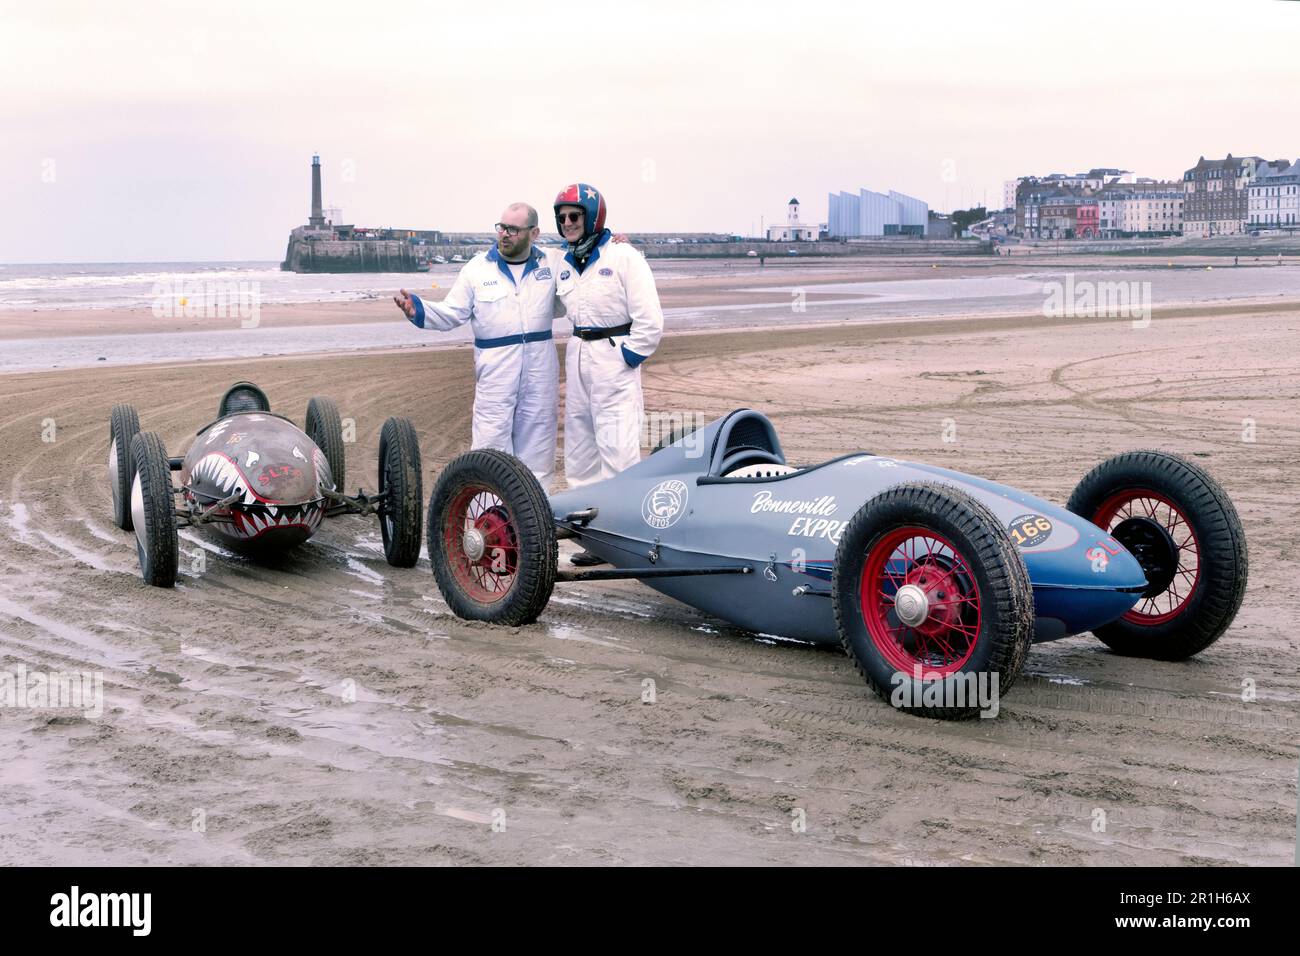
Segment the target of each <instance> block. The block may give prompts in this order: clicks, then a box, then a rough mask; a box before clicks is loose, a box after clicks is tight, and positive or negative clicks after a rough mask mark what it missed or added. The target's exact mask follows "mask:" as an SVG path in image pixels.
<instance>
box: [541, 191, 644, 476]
mask: <svg viewBox="0 0 1300 956" xmlns="http://www.w3.org/2000/svg"><path fill="white" fill-rule="evenodd" d="M605 214H606V206H605V197H603V196H602V195H601V194H600V191H599V190H598V189H596V188H595V187H594V186H591V185H589V184H587V183H573V184H572V185H569V186H566V187H565V188H564V189H562V190H560V193H559V195H557V196H556V197H555V225H556V227H557V228H558V229H559V231H560V236H561V237H562V238H563V239H564V241H565V242H566V243H568V251H567V253H566V254H565V255H564V257H563V259H557V260H556V261H555V267H556V269H557V272H556V278H555V294H556V299H557V301H558V302H559V303H560V304H561V307H562V309H563V311H564V313H565V314H566V315H567V316H568V318H569V321H570V322H572V323H573V338H572V339H570V340H569V343H568V345H567V346H566V348H565V359H564V362H565V364H564V368H565V401H564V476H565V479H566V480H567V481H568V484H569V487H570V488H575V487H578V486H580V485H584V484H589V483H590V482H593V481H600V480H603V479H605V478H612V477H613V476H614V475H616V474H618V473H619V472H620V471H622V470H623V469H625V468H628V467H629V466H631V465H635V464H636V463H637V462H638V461H640V460H641V421H642V418H643V416H644V407H643V401H642V396H641V364H642V363H643V362H645V360H646V359H648V358H649V357H650V356H651V355H653V354H654V352H655V349H656V348H658V347H659V338H660V336H661V335H662V334H663V328H664V315H663V309H662V308H660V306H659V293H658V292H657V291H656V290H655V281H654V276H653V275H652V274H651V272H650V266H649V265H648V264H647V263H646V261H645V257H644V256H642V255H641V253H639V252H637V250H636V249H635V248H633V247H632V246H631V245H630V244H627V243H620V242H611V241H610V240H611V236H610V231H609V230H608V229H606V228H605Z"/></svg>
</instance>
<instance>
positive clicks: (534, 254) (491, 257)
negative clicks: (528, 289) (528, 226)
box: [487, 246, 544, 285]
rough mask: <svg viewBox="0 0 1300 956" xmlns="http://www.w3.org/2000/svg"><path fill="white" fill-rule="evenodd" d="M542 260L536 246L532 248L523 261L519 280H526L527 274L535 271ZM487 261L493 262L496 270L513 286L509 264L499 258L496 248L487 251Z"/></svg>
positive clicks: (513, 277)
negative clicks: (522, 271)
mask: <svg viewBox="0 0 1300 956" xmlns="http://www.w3.org/2000/svg"><path fill="white" fill-rule="evenodd" d="M543 258H544V257H543V256H542V251H541V250H540V249H538V248H537V247H536V246H533V248H532V251H531V252H529V254H528V258H527V259H525V260H524V274H523V276H522V277H521V278H524V279H527V278H528V273H530V272H532V271H533V270H534V269H536V268H537V267H538V266H539V265H540V264H541V262H542V259H543ZM487 259H488V262H495V263H496V264H497V268H498V269H500V270H501V274H502V275H503V276H505V277H506V278H507V279H509V280H510V284H511V285H514V284H515V274H514V273H513V272H511V271H510V264H509V263H507V262H506V260H504V259H502V258H501V250H499V249H498V248H497V247H496V246H493V247H492V248H491V249H489V250H488V254H487ZM518 264H519V263H517V262H516V263H515V265H518Z"/></svg>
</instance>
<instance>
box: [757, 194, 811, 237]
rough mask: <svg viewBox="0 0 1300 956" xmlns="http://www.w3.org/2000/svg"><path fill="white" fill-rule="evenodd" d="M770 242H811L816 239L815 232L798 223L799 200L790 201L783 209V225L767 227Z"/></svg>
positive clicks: (809, 227)
mask: <svg viewBox="0 0 1300 956" xmlns="http://www.w3.org/2000/svg"><path fill="white" fill-rule="evenodd" d="M767 238H768V240H769V241H770V242H811V241H813V240H815V239H816V238H817V230H816V228H815V227H813V226H806V225H804V224H803V223H801V222H800V221H799V200H798V199H791V200H790V201H789V202H788V203H786V207H785V223H784V224H783V225H771V226H768V227H767Z"/></svg>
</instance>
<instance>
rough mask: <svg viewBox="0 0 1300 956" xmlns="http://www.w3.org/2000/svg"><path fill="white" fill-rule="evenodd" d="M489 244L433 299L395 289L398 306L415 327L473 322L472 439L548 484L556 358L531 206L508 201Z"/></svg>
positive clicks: (551, 286)
mask: <svg viewBox="0 0 1300 956" xmlns="http://www.w3.org/2000/svg"><path fill="white" fill-rule="evenodd" d="M496 231H497V241H496V245H494V246H493V247H492V248H490V249H489V250H487V251H486V252H480V253H478V254H477V255H476V256H474V258H472V259H470V260H469V262H467V263H465V266H464V268H462V269H461V270H460V275H459V276H457V277H456V283H455V285H453V286H452V287H451V291H450V292H448V293H447V297H446V298H445V299H443V300H442V301H441V302H425V301H423V300H421V299H420V297H419V296H417V295H414V294H412V293H409V292H407V291H406V290H405V289H402V290H401V292H400V293H399V294H398V295H396V296H394V297H393V300H394V301H395V302H396V303H397V305H398V308H400V309H401V310H402V312H403V313H404V314H405V315H406V317H407V318H408V319H409V320H410V321H411V322H412V323H414V324H415V325H416V326H417V327H418V328H421V329H439V330H443V331H446V330H449V329H454V328H456V327H457V326H459V325H463V324H464V323H465V322H469V323H471V327H472V328H473V330H474V376H475V387H474V424H473V447H474V448H497V449H500V450H501V451H506V452H509V453H510V454H512V455H514V456H516V457H517V458H519V459H520V460H521V461H523V463H524V464H525V465H527V466H528V468H529V470H531V471H532V473H533V474H534V475H536V476H537V480H538V481H539V482H541V485H542V488H543V489H544V490H546V491H550V490H551V484H552V483H553V482H554V480H555V433H556V424H557V422H556V418H557V412H556V410H557V408H558V406H559V393H560V362H559V358H558V356H557V354H556V348H555V342H554V341H553V340H552V338H551V323H552V321H553V320H554V317H555V308H556V306H555V276H554V275H553V274H552V270H551V268H550V266H549V265H548V264H547V260H546V257H545V256H544V255H543V254H542V252H541V250H540V249H537V248H536V247H535V246H534V245H533V243H534V242H535V241H536V240H537V236H538V234H539V232H540V230H539V229H538V227H537V210H536V209H534V208H533V207H532V206H530V205H528V204H527V203H521V202H517V203H512V204H511V205H510V206H508V207H506V211H505V212H503V213H502V214H501V221H500V222H498V223H497V224H496Z"/></svg>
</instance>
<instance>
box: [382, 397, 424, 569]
mask: <svg viewBox="0 0 1300 956" xmlns="http://www.w3.org/2000/svg"><path fill="white" fill-rule="evenodd" d="M420 468H421V466H420V438H419V436H418V435H417V434H416V432H415V425H413V424H412V423H411V420H410V419H409V418H390V419H388V421H386V422H384V428H383V430H382V431H381V432H380V433H379V492H380V494H383V493H384V492H388V497H387V498H385V499H384V503H383V505H382V506H381V508H380V511H379V533H380V536H381V537H382V538H383V539H384V557H386V558H387V559H388V563H389V564H391V565H392V566H393V567H395V568H413V567H415V562H416V561H418V560H419V559H420V533H421V532H422V531H423V530H424V529H423V525H424V485H423V481H424V479H423V476H422V475H421V473H420Z"/></svg>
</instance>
